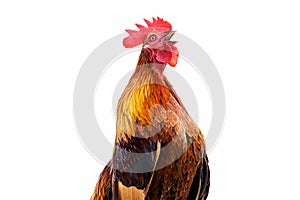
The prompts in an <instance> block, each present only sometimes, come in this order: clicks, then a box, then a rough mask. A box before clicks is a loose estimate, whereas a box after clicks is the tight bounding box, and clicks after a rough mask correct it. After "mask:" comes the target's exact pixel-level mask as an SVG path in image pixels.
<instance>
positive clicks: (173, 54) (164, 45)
mask: <svg viewBox="0 0 300 200" xmlns="http://www.w3.org/2000/svg"><path fill="white" fill-rule="evenodd" d="M144 21H145V22H146V24H147V26H148V27H145V26H143V25H140V24H136V26H137V27H138V29H139V30H130V29H126V32H127V33H128V34H129V36H128V37H126V38H125V39H124V40H123V45H124V46H125V47H126V48H132V47H135V46H137V45H140V44H143V49H142V51H144V53H145V55H146V56H147V57H148V58H149V60H150V61H151V62H153V63H160V64H167V63H168V64H169V65H170V66H172V67H174V66H175V65H176V64H177V60H178V56H179V53H178V49H177V48H176V47H175V45H174V44H175V43H176V42H175V41H170V39H171V38H172V36H173V35H174V33H175V31H172V25H171V24H170V23H169V22H167V21H165V20H163V19H162V18H159V17H157V19H155V18H153V22H150V21H148V20H146V19H144Z"/></svg>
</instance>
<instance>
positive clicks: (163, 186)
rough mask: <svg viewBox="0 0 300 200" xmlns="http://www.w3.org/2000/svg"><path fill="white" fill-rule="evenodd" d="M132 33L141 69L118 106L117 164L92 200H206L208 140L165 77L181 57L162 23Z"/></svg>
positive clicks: (102, 177) (113, 162) (114, 162)
mask: <svg viewBox="0 0 300 200" xmlns="http://www.w3.org/2000/svg"><path fill="white" fill-rule="evenodd" d="M145 22H146V24H147V26H143V25H140V24H136V26H137V27H138V30H130V29H127V30H126V32H127V33H128V34H129V36H128V37H126V38H125V39H124V40H123V45H124V46H125V47H126V48H132V47H135V46H137V45H140V44H142V50H141V53H140V55H139V59H138V63H137V66H136V68H135V71H134V73H133V74H132V76H131V78H130V80H129V83H128V85H127V87H126V88H125V90H124V92H123V93H122V95H121V97H120V99H119V101H118V106H117V120H116V137H115V146H114V151H113V156H112V160H111V161H110V162H109V163H108V164H107V165H106V166H105V168H104V170H103V171H102V173H101V174H100V178H99V181H98V183H97V185H96V187H95V190H94V193H93V195H92V197H91V200H106V199H107V200H110V199H113V200H144V199H145V200H159V199H161V200H163V199H180V200H181V199H189V200H194V199H197V200H205V199H206V198H207V195H208V191H209V185H210V180H209V176H210V172H209V167H208V159H207V156H206V151H205V141H204V137H203V135H202V133H201V131H200V129H199V128H198V126H197V124H196V123H195V122H194V121H193V120H192V118H191V117H190V115H189V114H188V112H187V110H186V108H185V107H184V105H183V103H182V101H181V100H180V98H179V97H178V95H177V94H176V92H175V91H174V89H173V87H172V85H171V83H170V82H169V81H168V79H167V78H166V76H164V69H165V67H166V66H167V64H168V65H170V66H172V67H175V66H176V64H177V60H178V56H179V52H178V49H177V48H176V46H175V44H176V42H175V41H171V40H170V39H171V38H172V36H173V35H174V33H175V31H172V25H171V24H170V23H169V22H167V21H165V20H163V19H162V18H159V17H157V18H153V21H152V22H151V21H148V20H146V19H145Z"/></svg>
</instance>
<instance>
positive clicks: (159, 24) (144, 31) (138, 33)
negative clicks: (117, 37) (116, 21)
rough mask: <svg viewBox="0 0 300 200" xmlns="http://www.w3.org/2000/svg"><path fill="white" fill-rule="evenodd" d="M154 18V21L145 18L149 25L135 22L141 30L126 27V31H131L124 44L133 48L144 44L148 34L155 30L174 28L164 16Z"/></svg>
mask: <svg viewBox="0 0 300 200" xmlns="http://www.w3.org/2000/svg"><path fill="white" fill-rule="evenodd" d="M152 19H153V22H150V21H149V20H146V19H144V21H145V22H146V24H147V26H148V27H145V26H143V25H140V24H135V25H136V26H137V27H138V29H139V30H130V29H126V32H127V33H129V36H128V37H126V38H124V40H123V45H124V46H125V47H126V48H131V47H135V46H137V45H139V44H142V43H143V42H144V40H145V38H146V36H147V35H148V34H149V33H150V32H151V31H153V30H158V31H164V32H165V31H169V30H172V25H171V24H170V23H169V22H167V21H164V20H163V19H162V18H159V17H157V19H155V18H154V17H153V18H152Z"/></svg>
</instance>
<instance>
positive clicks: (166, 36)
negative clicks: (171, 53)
mask: <svg viewBox="0 0 300 200" xmlns="http://www.w3.org/2000/svg"><path fill="white" fill-rule="evenodd" d="M175 33H176V31H168V32H166V34H165V35H164V36H163V38H164V39H165V40H170V39H171V38H172V36H173V35H174V34H175Z"/></svg>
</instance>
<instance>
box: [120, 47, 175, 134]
mask: <svg viewBox="0 0 300 200" xmlns="http://www.w3.org/2000/svg"><path fill="white" fill-rule="evenodd" d="M164 67H165V66H162V65H161V64H158V63H149V60H148V58H147V57H146V56H145V55H143V54H142V53H141V55H140V58H139V61H138V64H137V67H136V69H135V71H134V73H133V74H132V76H131V78H130V80H129V83H128V85H127V86H126V88H125V90H124V91H123V93H122V95H121V97H120V99H119V102H118V107H117V127H116V128H117V135H118V136H119V139H120V138H124V137H126V138H127V137H128V138H130V137H131V136H136V135H135V134H136V130H135V129H136V127H137V124H138V126H148V125H149V124H151V122H152V118H153V116H152V115H153V113H152V112H153V111H154V110H153V109H163V110H167V109H168V108H167V104H168V102H169V100H170V98H173V97H172V92H171V89H170V85H169V84H167V82H168V81H167V79H166V77H165V76H163V74H162V73H163V70H162V71H159V70H158V69H160V68H163V69H164Z"/></svg>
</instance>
